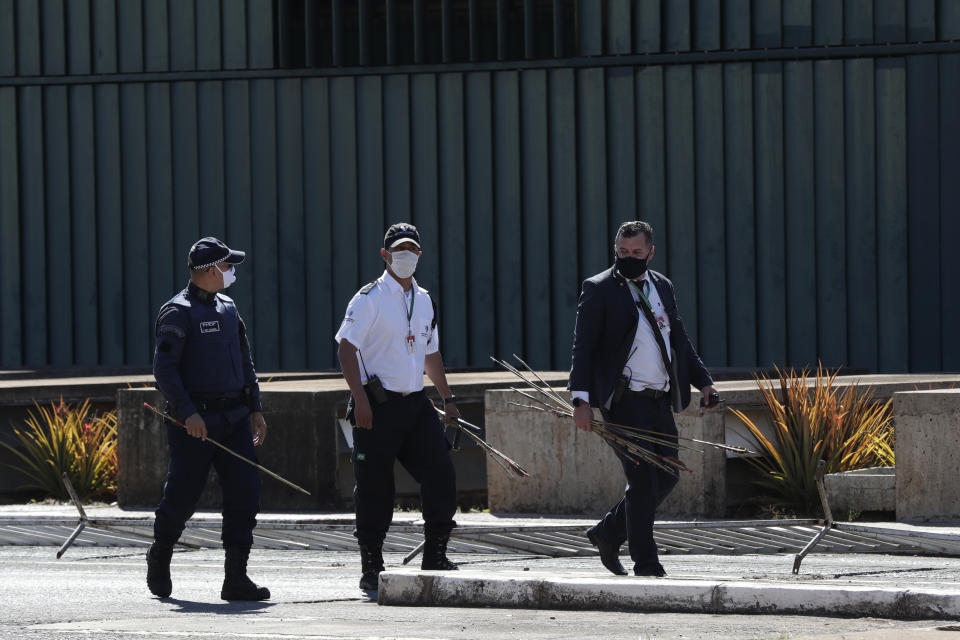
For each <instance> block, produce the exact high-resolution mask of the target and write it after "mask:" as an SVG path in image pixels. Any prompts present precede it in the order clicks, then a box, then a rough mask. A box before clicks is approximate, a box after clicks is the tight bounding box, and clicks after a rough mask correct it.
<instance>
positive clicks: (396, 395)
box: [384, 389, 423, 398]
mask: <svg viewBox="0 0 960 640" xmlns="http://www.w3.org/2000/svg"><path fill="white" fill-rule="evenodd" d="M384 391H386V392H387V397H388V398H408V397H410V396H412V395H416V394H418V393H423V389H421V390H420V391H390V389H384Z"/></svg>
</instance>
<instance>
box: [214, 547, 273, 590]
mask: <svg viewBox="0 0 960 640" xmlns="http://www.w3.org/2000/svg"><path fill="white" fill-rule="evenodd" d="M224 551H225V552H226V558H225V559H224V563H223V574H224V575H223V588H222V589H220V597H221V598H222V599H223V600H267V599H269V598H270V589H267V588H266V587H258V586H257V585H255V584H254V583H253V581H252V580H250V578H248V577H247V558H249V557H250V549H247V548H246V547H225V548H224Z"/></svg>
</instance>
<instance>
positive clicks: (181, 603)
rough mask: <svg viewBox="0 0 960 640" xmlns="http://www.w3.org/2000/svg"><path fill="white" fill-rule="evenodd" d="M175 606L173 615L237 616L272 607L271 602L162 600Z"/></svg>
mask: <svg viewBox="0 0 960 640" xmlns="http://www.w3.org/2000/svg"><path fill="white" fill-rule="evenodd" d="M163 600H164V601H165V602H169V603H171V604H173V605H175V606H176V608H175V609H173V611H174V612H175V613H226V614H229V615H237V614H244V613H258V612H259V611H262V610H264V609H269V608H270V607H272V606H274V604H275V603H273V602H266V601H253V602H244V601H240V600H234V601H230V602H193V601H192V600H178V599H177V598H163Z"/></svg>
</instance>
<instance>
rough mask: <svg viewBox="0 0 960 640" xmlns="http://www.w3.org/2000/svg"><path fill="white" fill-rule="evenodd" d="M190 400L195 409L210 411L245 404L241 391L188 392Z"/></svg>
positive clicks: (223, 409) (226, 409) (224, 409)
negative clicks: (234, 392)
mask: <svg viewBox="0 0 960 640" xmlns="http://www.w3.org/2000/svg"><path fill="white" fill-rule="evenodd" d="M190 400H191V401H192V402H193V405H194V406H195V407H196V408H197V411H199V412H201V413H204V412H208V413H212V412H217V411H229V410H230V409H234V408H236V407H240V406H244V405H246V400H245V399H244V397H243V394H242V393H237V394H232V393H229V394H210V395H207V394H190Z"/></svg>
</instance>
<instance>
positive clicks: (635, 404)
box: [598, 393, 678, 565]
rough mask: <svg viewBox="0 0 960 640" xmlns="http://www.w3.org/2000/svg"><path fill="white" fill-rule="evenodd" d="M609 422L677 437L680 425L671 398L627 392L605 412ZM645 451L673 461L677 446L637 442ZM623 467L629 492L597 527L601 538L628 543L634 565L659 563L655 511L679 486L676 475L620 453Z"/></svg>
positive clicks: (627, 491)
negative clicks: (671, 404)
mask: <svg viewBox="0 0 960 640" xmlns="http://www.w3.org/2000/svg"><path fill="white" fill-rule="evenodd" d="M604 415H605V417H606V419H607V421H609V422H613V423H616V424H622V425H626V426H630V427H641V428H643V429H650V430H652V431H656V432H658V433H662V434H666V435H671V436H676V435H677V425H676V423H674V421H673V411H672V410H671V409H670V396H669V395H666V396H664V397H662V398H648V397H644V396H639V395H636V394H633V393H625V394H624V396H623V399H622V400H621V401H620V402H619V403H618V404H616V405H615V406H613V407H611V408H610V410H609V411H607V412H605V414H604ZM637 444H638V445H639V446H641V447H643V448H645V449H648V450H650V451H653V452H655V453H659V454H661V455H664V456H669V457H672V458H676V457H677V447H676V446H672V447H668V446H664V445H659V444H651V443H649V442H644V441H637ZM617 457H618V458H620V464H621V465H622V466H623V472H624V474H625V475H626V476H627V489H626V492H625V493H624V494H623V497H622V498H621V499H620V501H619V502H618V503H617V504H615V505H614V506H613V508H611V509H610V511H609V512H608V513H607V514H606V515H605V516H604V517H603V519H602V520H601V521H600V524H599V525H598V530H599V533H600V535H601V536H602V537H603V538H604V539H605V540H607V541H609V542H611V543H613V544H617V545H619V544H623V542H624V541H626V542H627V543H628V545H629V548H630V558H631V559H632V560H633V562H634V564H635V565H644V564H652V563H655V562H658V561H659V560H658V556H657V544H656V542H655V541H654V539H653V521H654V512H655V511H656V509H657V507H658V506H659V505H660V503H661V502H663V499H664V498H666V497H667V495H668V494H669V493H670V491H672V490H673V488H674V487H675V486H676V484H677V480H678V478H677V476H676V475H674V474H673V473H670V472H667V471H663V470H661V469H658V468H657V467H654V466H653V465H651V464H648V463H646V462H640V463H635V462H632V461H630V460H627V459H625V458H624V457H623V456H622V455H620V454H619V453H618V454H617Z"/></svg>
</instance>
